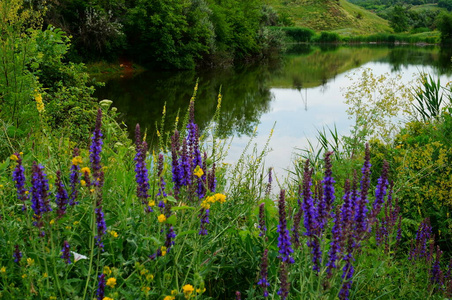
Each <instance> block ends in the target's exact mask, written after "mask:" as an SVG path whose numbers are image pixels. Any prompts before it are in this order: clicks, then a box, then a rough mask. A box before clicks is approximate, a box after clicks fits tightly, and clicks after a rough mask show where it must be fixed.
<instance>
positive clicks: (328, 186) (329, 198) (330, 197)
mask: <svg viewBox="0 0 452 300" xmlns="http://www.w3.org/2000/svg"><path fill="white" fill-rule="evenodd" d="M332 154H333V152H327V153H325V177H324V178H323V180H322V183H323V196H324V199H325V204H326V212H327V214H328V215H329V213H330V212H331V209H332V207H333V202H334V199H335V196H334V183H336V181H335V180H334V178H333V171H332V169H331V168H332V164H331V155H332Z"/></svg>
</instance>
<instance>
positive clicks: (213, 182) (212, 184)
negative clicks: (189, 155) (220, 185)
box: [208, 163, 217, 193]
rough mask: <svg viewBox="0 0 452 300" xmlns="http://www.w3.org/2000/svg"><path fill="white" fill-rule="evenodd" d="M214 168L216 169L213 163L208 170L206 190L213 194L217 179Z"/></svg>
mask: <svg viewBox="0 0 452 300" xmlns="http://www.w3.org/2000/svg"><path fill="white" fill-rule="evenodd" d="M215 168H216V165H215V163H213V164H212V169H211V170H210V172H209V176H208V189H209V191H211V192H212V193H215V190H216V188H217V177H216V176H215Z"/></svg>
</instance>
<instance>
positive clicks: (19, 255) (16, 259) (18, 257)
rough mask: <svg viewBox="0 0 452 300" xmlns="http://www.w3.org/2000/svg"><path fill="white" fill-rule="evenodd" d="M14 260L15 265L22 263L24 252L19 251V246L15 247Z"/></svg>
mask: <svg viewBox="0 0 452 300" xmlns="http://www.w3.org/2000/svg"><path fill="white" fill-rule="evenodd" d="M13 258H14V262H15V263H17V264H18V263H20V260H21V259H22V252H20V250H19V245H14V252H13Z"/></svg>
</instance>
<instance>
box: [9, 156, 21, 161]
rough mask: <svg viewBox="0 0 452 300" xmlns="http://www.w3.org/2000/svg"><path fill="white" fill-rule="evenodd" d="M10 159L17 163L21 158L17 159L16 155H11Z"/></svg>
mask: <svg viewBox="0 0 452 300" xmlns="http://www.w3.org/2000/svg"><path fill="white" fill-rule="evenodd" d="M9 159H11V160H15V161H18V160H19V158H18V157H17V155H16V154H11V156H10V157H9Z"/></svg>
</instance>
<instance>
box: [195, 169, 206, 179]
mask: <svg viewBox="0 0 452 300" xmlns="http://www.w3.org/2000/svg"><path fill="white" fill-rule="evenodd" d="M193 174H194V175H195V176H198V178H201V176H202V175H204V171H203V170H202V169H201V167H200V166H196V168H195V170H194V171H193Z"/></svg>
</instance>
